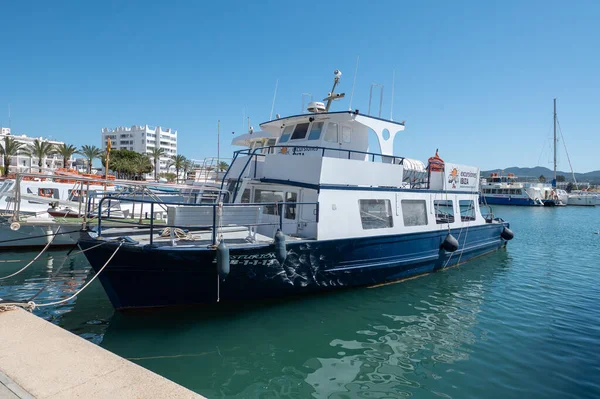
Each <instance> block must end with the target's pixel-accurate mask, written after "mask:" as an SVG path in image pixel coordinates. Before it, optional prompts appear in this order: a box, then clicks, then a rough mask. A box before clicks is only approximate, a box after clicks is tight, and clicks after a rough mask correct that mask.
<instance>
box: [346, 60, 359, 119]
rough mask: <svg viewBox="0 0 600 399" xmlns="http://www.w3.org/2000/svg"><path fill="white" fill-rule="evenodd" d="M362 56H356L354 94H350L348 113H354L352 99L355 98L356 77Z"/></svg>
mask: <svg viewBox="0 0 600 399" xmlns="http://www.w3.org/2000/svg"><path fill="white" fill-rule="evenodd" d="M359 59H360V56H358V55H357V56H356V69H355V70H354V80H353V81H352V93H350V105H349V106H348V111H352V99H353V98H354V86H356V75H357V74H358V60H359Z"/></svg>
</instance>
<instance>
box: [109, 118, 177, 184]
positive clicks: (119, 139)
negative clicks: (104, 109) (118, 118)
mask: <svg viewBox="0 0 600 399" xmlns="http://www.w3.org/2000/svg"><path fill="white" fill-rule="evenodd" d="M109 137H110V141H111V144H112V149H113V150H121V149H127V150H131V151H135V152H139V153H142V154H144V153H146V154H148V155H150V153H151V152H152V150H153V149H154V148H156V147H159V148H164V149H165V155H164V156H163V157H161V158H160V170H159V173H163V172H167V171H168V168H167V164H168V162H169V160H170V159H171V157H172V156H173V155H177V130H173V129H163V128H161V127H160V126H156V127H154V126H148V125H143V126H136V125H133V126H131V127H123V126H119V127H117V128H115V129H108V128H103V129H102V149H103V150H105V149H106V146H107V144H108V138H109ZM150 158H151V159H150V160H151V161H152V163H153V164H154V159H152V157H150ZM171 169H172V168H171ZM153 175H154V174H153V173H152V174H149V176H148V177H150V176H153Z"/></svg>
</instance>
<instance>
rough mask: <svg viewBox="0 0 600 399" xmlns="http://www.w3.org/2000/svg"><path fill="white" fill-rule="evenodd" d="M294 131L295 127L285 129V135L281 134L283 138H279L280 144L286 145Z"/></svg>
mask: <svg viewBox="0 0 600 399" xmlns="http://www.w3.org/2000/svg"><path fill="white" fill-rule="evenodd" d="M293 131H294V125H290V126H286V127H285V129H283V133H281V137H280V138H279V142H280V143H285V142H287V141H288V140H289V139H290V135H291V134H292V132H293Z"/></svg>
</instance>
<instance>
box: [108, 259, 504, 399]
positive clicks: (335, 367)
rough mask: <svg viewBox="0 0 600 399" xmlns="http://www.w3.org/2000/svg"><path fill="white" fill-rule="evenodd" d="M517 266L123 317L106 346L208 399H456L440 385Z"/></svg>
mask: <svg viewBox="0 0 600 399" xmlns="http://www.w3.org/2000/svg"><path fill="white" fill-rule="evenodd" d="M509 264H510V256H509V255H508V254H507V252H506V251H500V252H498V253H496V254H494V255H492V256H491V257H489V258H487V259H485V260H484V259H481V260H476V261H474V262H471V263H469V264H467V265H463V266H461V267H460V268H457V269H453V270H448V271H445V272H442V273H437V274H434V275H431V276H428V277H424V278H420V279H416V280H411V281H407V282H404V283H401V284H395V285H390V286H385V287H380V288H376V289H359V290H349V291H345V292H338V293H333V294H328V295H321V296H318V297H311V298H302V299H294V300H288V301H279V302H268V303H263V304H258V305H250V306H248V305H234V306H219V307H218V308H213V309H210V308H208V309H207V308H204V309H179V310H167V311H149V312H135V313H117V314H115V316H114V317H113V318H112V320H111V322H110V326H109V327H108V329H107V331H106V334H105V336H104V340H103V342H102V346H103V347H105V348H107V349H109V350H111V351H114V352H116V353H119V354H121V355H122V356H125V357H128V358H131V359H132V360H133V361H135V362H138V363H139V364H141V365H142V366H144V367H148V368H150V369H151V370H154V371H156V372H158V373H159V374H162V375H164V376H166V377H167V378H171V379H173V380H175V381H176V382H179V383H181V384H183V385H185V386H187V387H189V388H191V389H194V390H196V391H197V392H200V393H202V394H204V395H206V396H207V397H211V398H217V397H227V398H234V397H235V398H238V397H239V398H242V397H309V396H312V397H314V398H343V397H365V398H367V397H368V398H375V397H376V398H383V397H399V396H410V395H413V394H415V393H417V392H420V393H421V394H423V391H425V392H427V393H428V394H431V395H435V396H439V395H442V396H444V395H450V394H451V392H450V391H451V389H450V388H449V385H448V384H449V383H448V382H440V381H442V380H444V376H445V375H447V374H448V373H454V370H453V367H454V366H453V365H454V364H456V363H458V362H460V361H462V360H466V359H469V355H470V352H471V349H470V345H472V344H473V343H475V342H476V341H477V340H480V339H485V335H486V333H485V332H484V331H480V330H478V329H477V328H475V326H476V325H477V315H478V313H479V312H480V311H481V305H482V303H483V302H484V301H485V295H486V289H487V288H486V287H487V286H488V285H489V283H490V282H491V281H492V280H493V279H494V278H495V276H497V275H498V274H501V273H503V271H504V270H505V268H506V267H507V266H508V265H509ZM424 381H427V384H424ZM436 381H437V382H436ZM445 381H447V379H446V380H445Z"/></svg>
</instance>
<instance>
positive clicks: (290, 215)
mask: <svg viewBox="0 0 600 399" xmlns="http://www.w3.org/2000/svg"><path fill="white" fill-rule="evenodd" d="M285 202H298V194H297V193H285ZM284 217H285V218H286V219H290V220H294V219H296V205H286V206H285V215H284Z"/></svg>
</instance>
